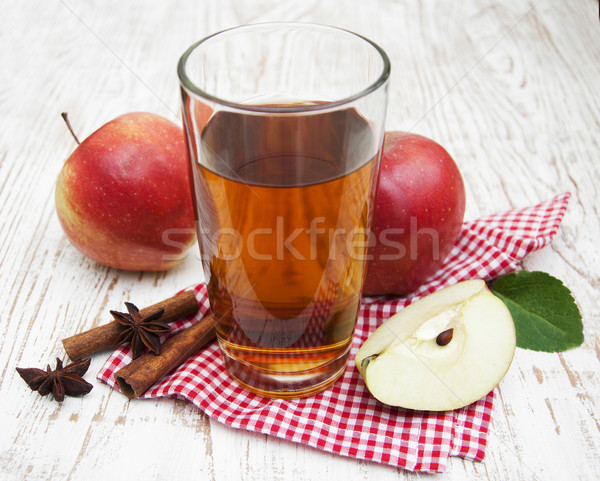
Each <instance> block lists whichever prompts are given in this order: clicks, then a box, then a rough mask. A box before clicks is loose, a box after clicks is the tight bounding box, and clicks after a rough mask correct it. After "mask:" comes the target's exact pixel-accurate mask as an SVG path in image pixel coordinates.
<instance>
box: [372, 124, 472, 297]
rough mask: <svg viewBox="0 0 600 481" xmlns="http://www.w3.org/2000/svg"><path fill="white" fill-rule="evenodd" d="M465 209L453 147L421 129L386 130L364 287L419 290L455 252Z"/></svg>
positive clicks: (402, 292)
mask: <svg viewBox="0 0 600 481" xmlns="http://www.w3.org/2000/svg"><path fill="white" fill-rule="evenodd" d="M464 213H465V187H464V184H463V180H462V177H461V175H460V172H459V170H458V167H457V166H456V164H455V163H454V161H453V160H452V157H450V155H449V154H448V152H446V150H444V148H443V147H442V146H441V145H439V144H437V143H436V142H434V141H433V140H431V139H428V138H426V137H423V136H421V135H416V134H410V133H405V132H387V133H386V134H385V141H384V146H383V154H382V159H381V172H380V175H379V185H378V190H377V202H376V207H375V216H374V219H373V226H372V229H373V234H374V239H375V244H374V246H372V247H371V248H370V249H369V251H368V257H367V258H368V263H367V276H366V280H365V287H364V290H363V293H364V294H365V295H381V294H399V295H405V294H409V293H411V292H413V291H415V290H416V289H417V288H418V287H419V286H420V285H421V284H423V283H424V282H425V281H426V280H427V278H429V277H430V276H431V275H433V274H434V273H435V272H436V271H437V270H438V269H439V268H440V266H441V265H442V263H443V262H444V259H445V258H446V256H447V255H448V254H449V253H450V250H451V249H452V247H453V245H454V242H455V241H456V238H457V237H458V234H459V233H460V229H461V226H462V222H463V217H464Z"/></svg>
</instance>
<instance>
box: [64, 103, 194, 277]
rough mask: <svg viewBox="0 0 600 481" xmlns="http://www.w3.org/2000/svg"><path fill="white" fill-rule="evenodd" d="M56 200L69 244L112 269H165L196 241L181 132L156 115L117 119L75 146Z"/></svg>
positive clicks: (66, 165)
mask: <svg viewBox="0 0 600 481" xmlns="http://www.w3.org/2000/svg"><path fill="white" fill-rule="evenodd" d="M55 200H56V212H57V214H58V218H59V220H60V223H61V224H62V227H63V229H64V231H65V233H66V234H67V237H68V238H69V240H70V241H71V243H72V244H73V245H74V246H75V247H76V248H77V249H79V250H80V251H81V252H82V253H83V254H85V255H86V256H88V257H90V258H91V259H93V260H95V261H96V262H99V263H100V264H104V265H107V266H110V267H115V268H117V269H125V270H136V271H162V270H167V269H170V268H171V267H173V266H175V265H176V264H178V263H179V262H180V261H181V260H182V259H183V258H184V254H185V252H186V251H187V249H188V248H189V246H190V245H191V244H193V243H194V241H195V239H196V235H195V232H194V213H193V208H192V199H191V191H190V184H189V181H188V166H187V154H186V147H185V139H184V135H183V131H182V129H181V128H180V127H179V126H177V125H175V124H174V123H172V122H170V121H169V120H167V119H165V118H163V117H160V116H158V115H155V114H151V113H142V112H137V113H130V114H126V115H122V116H120V117H117V118H116V119H114V120H112V121H110V122H108V123H107V124H105V125H103V126H102V127H100V128H99V129H98V130H96V131H95V132H94V133H93V134H91V135H90V136H89V137H88V138H87V139H85V140H84V141H83V142H81V144H80V145H79V146H78V147H77V149H75V151H74V152H73V153H72V154H71V156H70V157H69V158H68V159H67V161H66V162H65V164H64V166H63V168H62V170H61V172H60V175H59V176H58V181H57V183H56V196H55Z"/></svg>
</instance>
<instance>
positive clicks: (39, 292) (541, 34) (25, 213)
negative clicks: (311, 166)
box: [0, 0, 600, 481]
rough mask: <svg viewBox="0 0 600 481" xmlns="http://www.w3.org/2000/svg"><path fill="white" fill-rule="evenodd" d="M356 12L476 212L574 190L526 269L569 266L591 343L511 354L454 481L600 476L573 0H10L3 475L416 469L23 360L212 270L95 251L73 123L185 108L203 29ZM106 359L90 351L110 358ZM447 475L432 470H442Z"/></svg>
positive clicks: (84, 131)
mask: <svg viewBox="0 0 600 481" xmlns="http://www.w3.org/2000/svg"><path fill="white" fill-rule="evenodd" d="M272 20H297V21H310V22H318V23H327V24H334V25H337V26H340V27H344V28H349V29H351V30H354V31H357V32H359V33H361V34H363V35H366V36H368V37H370V38H372V39H373V40H375V41H376V42H378V43H379V44H380V45H381V46H382V47H383V48H384V49H385V50H386V51H387V52H388V54H389V56H390V58H391V61H392V65H393V68H392V70H393V73H392V86H391V91H390V102H389V109H388V123H387V125H388V129H389V130H393V129H404V130H413V131H415V132H418V133H421V134H423V135H427V136H430V137H432V138H434V139H435V140H437V141H438V142H440V143H441V144H442V145H444V146H445V147H446V148H447V149H448V151H449V152H450V153H451V154H452V155H453V157H454V158H455V159H456V161H457V162H458V164H459V166H460V168H461V171H462V173H463V176H464V179H465V183H466V185H467V216H468V217H469V218H475V217H477V216H480V215H483V214H487V213H492V212H496V211H499V210H504V209H507V208H510V207H515V206H525V205H529V204H533V203H535V202H538V201H541V200H545V199H547V198H549V197H551V196H552V195H553V194H555V193H558V192H562V191H566V190H569V191H571V192H572V194H573V197H572V199H571V203H570V206H569V210H568V212H567V215H566V217H565V220H564V223H563V226H562V228H561V230H560V232H559V233H558V235H557V237H556V239H555V241H554V242H553V245H552V246H551V247H549V248H546V249H545V250H543V251H541V252H537V253H534V254H532V255H530V256H529V257H528V259H527V260H526V262H525V266H526V267H527V268H528V269H540V270H544V271H547V272H550V273H551V274H553V275H555V276H557V277H559V278H560V279H562V280H563V281H564V282H565V284H566V285H567V286H569V287H570V288H571V290H572V291H573V294H574V296H575V299H576V301H577V303H578V304H579V306H580V308H581V310H582V313H583V319H584V327H585V336H586V340H585V343H584V344H583V346H581V347H580V348H577V349H573V350H570V351H567V352H565V353H562V354H543V353H534V352H530V351H524V350H518V352H517V355H516V358H515V362H514V364H513V366H512V368H511V370H510V371H509V374H508V375H507V376H506V378H505V379H504V380H503V381H502V383H501V385H500V391H499V396H498V400H497V404H496V407H495V409H494V420H493V425H492V429H491V435H490V438H489V443H488V450H487V457H486V459H485V461H484V462H483V463H472V462H470V461H463V460H460V459H458V458H452V459H451V462H450V466H449V469H448V472H447V473H446V474H445V475H444V479H449V480H453V479H456V480H474V479H488V480H505V479H510V480H520V479H523V480H530V479H539V480H554V479H556V480H564V479H598V478H599V477H600V414H599V413H600V406H599V402H600V401H599V400H600V338H599V335H600V327H599V326H600V315H599V313H598V312H599V311H598V307H597V306H598V305H600V278H599V275H598V272H600V256H599V254H598V248H597V244H598V239H599V238H600V222H599V220H598V219H599V217H600V212H599V210H600V193H599V188H598V183H597V179H598V177H600V107H599V105H600V22H599V20H598V2H597V1H595V0H582V1H581V2H563V1H561V0H530V1H527V2H520V1H517V0H507V1H503V2H501V1H498V0H465V1H461V2H434V1H430V0H422V1H419V2H415V1H407V0H395V1H394V0H375V1H373V2H358V1H351V0H342V1H333V0H321V1H316V0H309V1H305V2H297V1H293V0H278V1H275V0H261V1H243V2H234V1H233V0H223V1H217V0H208V1H203V2H193V1H190V0H187V1H186V0H176V1H172V2H158V1H157V0H152V1H150V0H148V1H146V2H142V1H140V0H136V1H131V2H120V1H117V0H107V1H103V2H99V1H86V2H75V1H74V0H64V1H53V2H7V3H6V5H4V8H3V14H2V16H1V17H0V45H2V64H3V66H2V67H3V68H2V69H1V70H0V132H1V135H0V220H1V229H0V262H1V276H0V305H1V306H3V309H2V311H1V312H0V336H1V338H2V340H3V342H2V344H1V345H0V369H1V370H0V399H1V400H2V401H0V402H1V407H2V411H3V416H2V437H0V478H2V479H28V480H77V479H86V480H89V479H106V478H108V477H111V476H112V477H114V473H115V472H117V471H118V472H119V476H121V477H123V478H125V477H129V478H131V479H142V478H146V479H160V480H164V479H191V478H200V479H210V480H228V479H240V480H249V481H250V480H264V479H277V480H283V479H286V480H287V479H295V480H305V479H306V480H308V479H329V480H331V481H335V480H347V479H352V480H372V479H382V480H387V479H390V480H391V479H398V478H400V479H414V478H421V477H422V476H420V475H416V474H413V473H408V472H403V471H399V470H395V469H392V468H389V467H385V466H381V465H377V464H373V463H365V462H360V461H356V460H353V459H348V458H341V457H336V456H332V455H329V454H325V453H322V452H320V451H316V450H314V449H310V448H307V447H304V446H301V445H298V444H293V443H289V442H285V441H281V440H278V439H273V438H270V437H266V436H262V435H257V434H253V433H248V432H244V431H238V430H234V429H231V428H228V427H225V426H223V425H220V424H218V423H216V422H213V421H210V420H209V419H208V418H207V417H206V416H205V415H204V414H203V413H202V412H201V411H199V410H197V409H196V408H194V407H193V406H191V405H189V404H187V403H183V402H181V401H176V400H169V399H162V400H157V401H132V402H129V401H127V400H126V398H125V397H124V396H122V395H120V394H119V393H116V392H114V391H112V390H110V389H109V388H108V387H106V386H104V385H102V384H100V383H99V382H95V383H94V384H95V387H94V389H93V391H92V392H91V393H90V395H88V396H86V397H85V398H82V399H67V400H66V401H65V402H64V403H63V404H62V405H59V404H57V403H54V402H52V401H50V400H48V399H41V398H39V397H38V396H37V395H35V394H34V393H31V392H30V391H29V389H28V388H27V386H26V385H25V384H24V383H23V382H22V380H21V379H20V378H19V377H18V376H17V374H16V372H15V367H16V366H23V367H29V366H44V365H45V364H46V363H47V362H48V361H50V360H53V359H54V357H55V356H59V357H61V358H63V359H66V356H65V354H64V351H63V350H62V347H61V344H60V340H61V339H62V338H64V337H67V336H69V335H71V334H73V333H75V332H79V331H82V330H85V329H89V328H91V327H94V326H97V325H99V324H101V323H102V322H104V320H105V319H106V313H107V311H108V309H119V308H120V307H121V306H122V303H123V301H124V300H132V302H135V303H136V304H138V305H150V304H152V303H153V302H156V300H157V299H164V298H166V297H169V296H171V295H173V294H174V293H175V292H176V291H178V290H179V289H181V288H183V287H186V286H188V285H190V284H193V283H195V282H198V281H200V280H202V276H201V274H200V272H201V271H200V267H199V266H200V264H199V259H198V255H197V254H196V251H195V249H192V251H191V252H190V254H189V255H188V258H187V259H186V260H185V262H184V263H183V264H182V265H181V266H179V267H177V268H176V269H174V270H172V271H170V272H168V273H159V274H157V273H127V272H119V271H116V270H113V269H109V268H105V267H102V266H99V265H97V264H94V263H93V262H91V261H89V260H87V259H85V258H84V257H82V256H81V255H80V254H79V253H78V252H77V251H76V250H75V249H74V248H73V247H71V245H70V244H69V242H68V241H67V239H66V238H65V236H64V234H63V233H62V231H61V228H60V225H59V223H58V220H57V218H56V215H55V213H54V199H53V195H54V182H55V179H56V177H57V175H58V173H59V171H60V168H61V165H62V162H63V161H64V159H66V157H67V156H68V155H69V154H70V152H71V151H72V150H73V149H74V147H75V145H74V142H73V140H72V138H71V136H70V134H69V132H68V131H67V129H66V128H65V126H64V124H63V121H62V119H61V118H60V113H61V112H63V111H67V112H69V114H70V119H71V122H72V124H73V126H74V128H75V130H76V131H77V133H78V135H79V136H80V137H81V138H83V137H86V136H87V135H89V134H90V133H91V132H92V131H93V130H95V129H96V128H98V127H99V126H100V125H102V124H103V123H104V122H106V121H108V120H110V119H111V118H113V117H116V116H117V115H119V114H122V113H125V112H129V111H136V110H147V111H152V112H156V113H158V114H161V115H164V116H166V117H168V118H171V119H173V120H175V121H178V122H179V92H178V80H177V75H176V70H175V66H176V62H177V60H178V58H179V55H180V54H181V53H182V52H183V50H184V49H185V48H186V47H187V46H189V45H190V44H191V43H193V42H194V41H196V40H198V39H199V38H201V37H203V36H205V35H207V34H210V33H212V32H215V31H217V30H220V29H222V28H226V27H230V26H234V25H239V24H243V23H248V22H261V21H272ZM104 359H105V357H104V356H96V357H95V358H94V359H93V362H92V366H91V368H90V373H94V372H97V371H98V369H99V367H100V366H101V364H102V363H103V361H104ZM438 477H440V478H441V476H433V478H438Z"/></svg>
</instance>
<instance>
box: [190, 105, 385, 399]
mask: <svg viewBox="0 0 600 481" xmlns="http://www.w3.org/2000/svg"><path fill="white" fill-rule="evenodd" d="M195 142H197V144H198V145H197V146H195V149H194V150H198V151H199V155H198V159H197V160H196V159H193V158H192V162H191V165H192V175H193V185H194V188H193V193H194V197H195V199H194V200H195V202H194V204H195V213H196V220H197V231H198V239H199V244H200V251H201V256H202V263H203V268H204V272H205V278H206V280H207V284H208V294H209V299H210V303H211V308H212V311H213V314H214V318H215V320H216V330H217V335H218V339H219V342H220V345H221V349H222V353H223V357H224V360H225V364H226V367H227V369H228V371H229V373H230V374H231V375H232V376H233V377H234V378H235V379H236V380H237V381H239V382H240V383H241V384H242V385H243V386H245V387H246V388H247V389H249V390H251V391H253V392H257V393H259V394H261V395H265V396H271V397H298V396H303V395H310V394H312V393H315V392H318V391H320V390H322V389H324V388H325V387H327V386H328V385H330V384H332V383H333V382H334V381H335V380H336V379H337V378H338V377H339V376H340V375H341V374H342V373H343V371H344V369H345V366H346V361H347V357H348V353H349V349H350V343H351V338H352V334H353V331H354V325H355V322H356V316H357V312H358V308H359V303H360V293H361V289H362V285H363V278H364V275H363V271H364V268H365V259H366V257H365V256H366V248H367V235H368V232H367V229H368V228H369V223H370V218H371V216H372V215H371V214H372V212H371V211H372V208H373V205H374V188H373V185H374V182H375V181H376V174H377V170H378V169H377V167H378V157H377V154H376V152H377V150H378V149H377V145H376V142H377V140H376V139H374V136H373V133H372V129H371V127H370V125H369V124H368V122H367V121H366V120H365V119H364V118H363V117H361V116H360V115H359V114H358V113H357V112H356V110H355V109H350V108H348V109H344V110H336V111H326V110H322V111H314V112H306V111H305V112H303V113H284V112H282V113H279V114H278V113H272V112H271V113H268V114H267V113H264V112H256V113H250V112H244V113H239V112H232V111H220V112H217V113H216V114H213V115H212V117H211V119H210V120H209V121H208V122H207V123H206V125H205V126H204V128H203V129H202V134H201V135H200V136H199V137H198V136H196V137H195ZM192 157H193V156H192Z"/></svg>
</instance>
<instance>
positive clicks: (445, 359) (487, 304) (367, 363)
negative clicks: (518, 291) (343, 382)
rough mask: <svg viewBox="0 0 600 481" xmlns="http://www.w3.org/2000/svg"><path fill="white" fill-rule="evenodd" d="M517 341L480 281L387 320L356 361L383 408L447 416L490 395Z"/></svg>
mask: <svg viewBox="0 0 600 481" xmlns="http://www.w3.org/2000/svg"><path fill="white" fill-rule="evenodd" d="M516 342H517V338H516V333H515V325H514V322H513V320H512V317H511V315H510V312H509V310H508V309H507V308H506V306H505V305H504V303H503V302H502V301H501V300H500V299H498V298H497V297H496V296H494V295H493V294H492V293H491V292H490V291H489V289H488V288H487V286H486V284H485V282H484V281H483V280H481V279H473V280H468V281H463V282H459V283H458V284H454V285H453V286H450V287H446V288H445V289H441V290H439V291H437V292H435V293H433V294H431V295H429V296H427V297H424V298H423V299H421V300H419V301H417V302H415V303H414V304H411V305H410V306H408V307H406V308H405V309H403V310H402V311H400V312H399V313H398V314H395V315H393V316H392V317H390V318H389V319H388V320H387V321H386V322H384V323H383V324H382V325H381V326H379V327H378V328H377V330H376V331H375V332H374V333H373V334H372V335H371V336H370V337H369V338H368V339H367V340H366V341H365V343H364V344H363V345H362V346H361V348H360V349H359V351H358V353H357V354H356V358H355V362H356V366H357V368H358V370H359V371H360V374H361V375H362V377H363V379H364V380H365V383H366V384H367V387H368V388H369V391H371V394H373V396H374V397H375V398H376V399H378V400H379V401H381V402H382V403H384V404H388V405H390V406H400V407H403V408H407V409H418V410H424V411H445V410H449V409H457V408H461V407H463V406H466V405H468V404H471V403H472V402H474V401H477V400H478V399H480V398H482V397H483V396H485V395H486V394H487V393H488V392H490V391H491V390H492V389H493V388H494V387H495V386H496V385H497V384H498V383H499V382H500V380H501V379H502V378H503V377H504V375H505V374H506V372H507V371H508V368H509V367H510V364H511V362H512V359H513V357H514V353H515V348H516Z"/></svg>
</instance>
